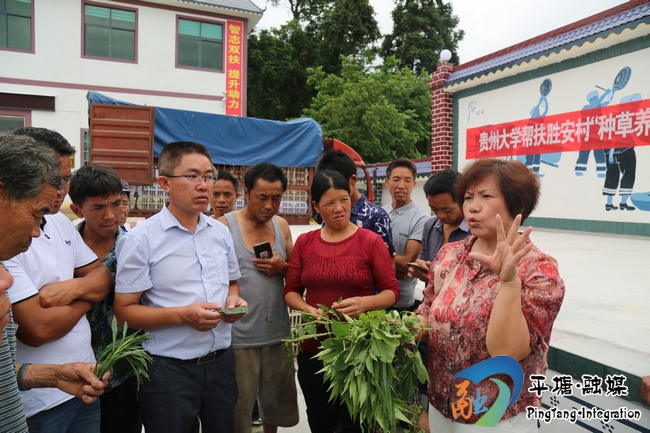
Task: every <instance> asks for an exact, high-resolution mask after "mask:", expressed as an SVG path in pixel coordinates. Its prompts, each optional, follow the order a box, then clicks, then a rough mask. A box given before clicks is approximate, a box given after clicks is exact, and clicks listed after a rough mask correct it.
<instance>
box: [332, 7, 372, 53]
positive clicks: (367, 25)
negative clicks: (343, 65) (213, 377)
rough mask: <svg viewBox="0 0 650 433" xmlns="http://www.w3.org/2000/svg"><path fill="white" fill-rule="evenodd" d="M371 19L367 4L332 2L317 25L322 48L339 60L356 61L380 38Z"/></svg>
mask: <svg viewBox="0 0 650 433" xmlns="http://www.w3.org/2000/svg"><path fill="white" fill-rule="evenodd" d="M374 15H375V10H374V8H373V7H372V5H371V4H370V2H369V1H368V0H334V1H333V4H332V8H331V9H330V10H328V11H325V13H324V14H323V17H322V21H321V25H320V27H321V30H322V34H323V38H324V43H325V47H326V48H327V49H329V50H330V51H331V50H333V51H335V52H336V53H337V54H338V56H342V55H343V56H352V57H355V58H356V57H358V56H359V55H360V54H361V53H363V51H365V49H366V48H367V47H368V46H369V45H371V44H373V43H374V42H376V41H377V40H378V39H379V38H380V37H381V32H380V31H379V24H378V23H377V20H376V19H375V16H374Z"/></svg>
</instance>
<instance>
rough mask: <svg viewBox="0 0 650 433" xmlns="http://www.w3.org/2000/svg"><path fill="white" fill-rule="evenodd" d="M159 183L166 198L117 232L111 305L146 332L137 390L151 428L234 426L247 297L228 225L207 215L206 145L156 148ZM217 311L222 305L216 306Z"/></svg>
mask: <svg viewBox="0 0 650 433" xmlns="http://www.w3.org/2000/svg"><path fill="white" fill-rule="evenodd" d="M158 169H159V171H160V173H161V175H160V176H159V177H158V184H159V185H160V186H161V187H162V188H163V190H165V192H167V193H168V194H169V203H168V204H167V205H166V206H165V207H163V209H162V210H161V211H160V212H159V213H158V214H156V215H154V216H153V217H151V218H149V219H147V220H146V221H145V222H143V223H141V224H138V225H137V226H136V227H135V228H134V229H132V230H131V231H129V232H128V233H127V234H125V235H124V237H123V238H122V239H121V240H120V241H119V242H118V244H117V247H116V254H117V263H118V265H117V276H116V282H115V302H114V308H115V315H116V316H117V318H118V320H119V321H120V322H123V321H126V322H128V324H129V327H131V328H134V329H143V330H145V331H148V332H149V335H150V336H151V337H152V339H151V340H149V341H147V342H146V343H145V344H144V348H145V349H146V350H147V351H148V352H149V353H150V354H151V355H152V358H153V362H152V363H151V364H150V366H149V376H150V380H145V381H144V382H143V383H142V384H141V386H140V391H139V395H138V398H139V406H138V408H139V412H140V417H141V419H142V422H143V424H144V427H145V430H146V431H147V432H148V433H156V432H180V431H190V429H191V428H192V425H193V424H194V422H195V420H196V417H197V416H198V417H199V418H200V419H201V425H202V431H203V432H204V433H222V432H223V433H225V432H232V431H233V428H234V427H233V416H234V408H235V403H236V402H237V381H236V378H235V356H234V352H233V350H232V348H231V347H230V343H231V323H234V322H235V321H237V320H238V319H239V318H241V317H242V314H227V313H224V312H220V311H218V310H222V309H225V310H231V309H233V308H235V307H239V306H247V305H248V304H247V303H246V301H244V300H243V299H241V298H240V297H239V293H240V291H239V285H238V283H237V279H238V278H239V277H240V272H239V266H238V264H237V257H236V255H235V250H234V247H233V241H232V237H231V236H230V232H229V231H228V229H227V228H226V226H224V225H223V224H221V223H219V222H217V221H215V220H214V219H212V218H208V217H206V216H205V215H203V212H204V211H205V210H206V209H207V205H208V201H209V198H210V193H211V191H212V187H213V185H214V183H215V181H216V178H215V177H214V168H213V166H212V162H211V155H210V153H209V152H208V150H207V149H206V148H205V147H204V146H202V145H200V144H197V143H190V142H176V143H171V144H168V145H167V146H165V147H164V149H163V151H162V152H161V153H160V156H159V158H158ZM222 311H223V310H222Z"/></svg>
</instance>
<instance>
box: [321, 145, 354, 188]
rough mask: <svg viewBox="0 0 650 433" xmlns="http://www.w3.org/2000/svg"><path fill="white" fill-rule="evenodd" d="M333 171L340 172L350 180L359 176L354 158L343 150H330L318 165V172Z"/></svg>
mask: <svg viewBox="0 0 650 433" xmlns="http://www.w3.org/2000/svg"><path fill="white" fill-rule="evenodd" d="M323 170H332V171H336V172H339V173H341V174H342V175H343V177H345V178H346V179H348V181H349V180H350V178H351V177H352V176H354V175H356V174H357V166H356V165H355V164H354V161H353V160H352V158H350V155H348V154H347V153H345V152H343V151H341V150H334V149H332V150H328V151H327V152H325V153H324V154H323V155H322V156H321V157H320V159H319V160H318V163H317V164H316V171H317V172H319V171H323Z"/></svg>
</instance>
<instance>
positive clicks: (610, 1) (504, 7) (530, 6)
mask: <svg viewBox="0 0 650 433" xmlns="http://www.w3.org/2000/svg"><path fill="white" fill-rule="evenodd" d="M253 1H254V3H255V4H256V5H258V6H259V7H261V8H262V9H263V8H265V7H266V12H264V16H263V17H262V19H261V20H260V21H259V23H258V24H257V26H256V28H266V29H268V28H271V27H278V26H280V25H282V24H284V23H286V22H287V21H288V20H289V18H290V17H291V14H290V12H289V4H288V2H286V0H281V1H280V6H278V7H273V6H271V3H270V2H269V1H268V0H253ZM625 1H626V0H451V3H452V5H453V8H454V13H455V14H456V16H458V18H459V19H460V23H459V25H458V27H459V28H461V29H463V30H464V31H465V38H464V39H463V40H462V41H461V42H460V43H459V44H458V54H459V57H460V62H461V63H465V62H469V61H470V60H474V59H476V58H478V57H481V56H485V55H487V54H490V53H493V52H495V51H498V50H500V49H503V48H506V47H509V46H511V45H515V44H517V43H519V42H522V41H525V40H526V39H530V38H533V37H535V36H538V35H540V34H543V33H546V32H548V31H551V30H554V29H557V28H558V27H562V26H564V25H567V24H570V23H572V22H575V21H578V20H580V19H582V18H586V17H588V16H591V15H594V14H596V13H598V12H602V11H604V10H606V9H610V8H612V7H614V6H617V5H620V4H622V3H625ZM370 3H371V4H372V6H373V7H374V8H375V18H376V19H377V22H378V23H379V28H380V30H381V32H382V34H387V33H390V32H391V31H392V29H393V20H392V17H391V12H392V10H393V8H394V7H395V6H394V2H393V1H392V0H370Z"/></svg>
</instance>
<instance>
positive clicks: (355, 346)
mask: <svg viewBox="0 0 650 433" xmlns="http://www.w3.org/2000/svg"><path fill="white" fill-rule="evenodd" d="M319 307H320V308H321V309H322V310H323V311H324V312H325V314H324V315H323V316H321V317H318V318H314V317H312V316H311V315H309V314H307V313H303V315H302V316H303V323H302V324H299V325H297V326H296V328H295V329H294V330H292V332H291V334H290V335H289V338H287V339H286V340H284V343H285V345H284V347H285V352H288V353H289V354H291V348H290V345H291V344H292V343H294V344H295V343H300V342H302V341H304V340H306V339H309V338H320V337H323V336H327V337H328V338H326V339H325V340H323V341H322V342H321V348H322V349H323V350H322V351H321V352H320V353H318V354H317V355H316V357H317V358H318V359H319V360H321V361H322V362H323V369H322V370H321V372H322V373H324V376H325V380H326V381H329V383H330V385H329V392H330V401H333V400H336V399H338V400H339V401H341V402H343V403H345V404H346V406H347V407H348V410H349V412H350V415H351V416H352V417H353V418H355V419H357V420H358V421H359V423H360V424H361V427H362V428H363V429H364V430H368V429H370V430H371V431H373V430H375V429H376V427H377V426H379V427H381V429H382V430H383V431H384V432H387V433H388V432H395V431H397V423H398V421H404V422H407V423H409V424H410V425H411V426H414V425H415V424H416V423H417V421H418V419H419V416H420V414H421V410H419V409H418V408H417V404H414V403H410V402H409V399H410V398H411V397H412V396H413V395H414V394H415V391H416V388H417V386H416V378H417V379H420V380H421V381H422V382H425V381H427V380H428V375H427V372H426V369H425V368H424V365H423V363H422V359H421V357H420V354H419V352H418V351H417V341H416V336H417V335H418V334H419V333H420V331H421V330H422V324H421V323H420V321H419V320H418V319H417V317H416V316H415V315H413V314H411V313H404V314H402V315H401V316H400V314H399V313H397V312H395V311H391V312H385V311H383V310H380V311H372V312H368V313H364V314H362V315H361V316H360V317H359V318H358V319H351V318H350V317H348V316H347V315H339V314H338V313H337V312H336V311H334V310H332V309H330V308H327V307H325V306H323V305H319ZM317 325H322V326H324V327H325V329H326V330H327V332H325V333H323V332H318V331H317Z"/></svg>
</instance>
